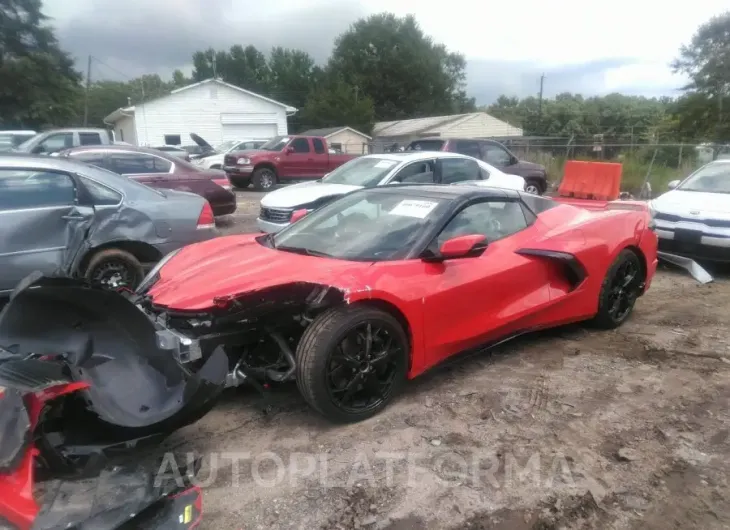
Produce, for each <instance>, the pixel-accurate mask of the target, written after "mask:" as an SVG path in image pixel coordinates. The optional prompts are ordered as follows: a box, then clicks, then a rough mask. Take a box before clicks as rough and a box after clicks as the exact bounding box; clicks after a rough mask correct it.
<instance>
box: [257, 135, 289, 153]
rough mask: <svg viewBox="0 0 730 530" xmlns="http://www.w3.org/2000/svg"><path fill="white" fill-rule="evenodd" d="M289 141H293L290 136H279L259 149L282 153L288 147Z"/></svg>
mask: <svg viewBox="0 0 730 530" xmlns="http://www.w3.org/2000/svg"><path fill="white" fill-rule="evenodd" d="M289 140H291V138H289V137H288V136H277V137H275V138H272V139H271V140H269V141H268V142H266V143H265V144H264V145H262V146H261V147H259V149H262V150H264V151H281V150H282V149H284V148H285V147H286V144H288V143H289Z"/></svg>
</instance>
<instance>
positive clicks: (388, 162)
mask: <svg viewBox="0 0 730 530" xmlns="http://www.w3.org/2000/svg"><path fill="white" fill-rule="evenodd" d="M395 164H396V162H393V161H392V160H381V161H380V162H378V163H377V164H375V167H376V168H378V169H388V168H390V167H393V166H394V165H395Z"/></svg>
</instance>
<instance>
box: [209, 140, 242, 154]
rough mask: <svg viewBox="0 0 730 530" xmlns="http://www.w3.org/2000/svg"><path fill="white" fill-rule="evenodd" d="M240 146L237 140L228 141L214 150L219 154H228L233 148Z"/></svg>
mask: <svg viewBox="0 0 730 530" xmlns="http://www.w3.org/2000/svg"><path fill="white" fill-rule="evenodd" d="M238 144H239V142H238V141H237V140H228V141H226V142H221V143H219V144H218V145H216V146H215V147H214V149H215V150H216V151H218V152H219V153H227V152H228V151H229V150H230V149H231V148H233V147H235V146H237V145H238Z"/></svg>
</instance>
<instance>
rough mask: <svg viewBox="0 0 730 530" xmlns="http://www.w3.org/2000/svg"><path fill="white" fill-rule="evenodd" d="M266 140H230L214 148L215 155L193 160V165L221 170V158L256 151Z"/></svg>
mask: <svg viewBox="0 0 730 530" xmlns="http://www.w3.org/2000/svg"><path fill="white" fill-rule="evenodd" d="M265 143H266V140H230V141H228V142H223V143H221V144H219V145H216V146H215V151H216V153H215V154H213V155H208V156H204V157H203V158H198V159H196V160H193V164H195V165H196V166H198V167H200V168H202V169H223V158H224V157H225V156H226V155H227V154H228V153H234V152H236V151H247V150H249V149H258V148H259V147H261V146H262V145H264V144H265Z"/></svg>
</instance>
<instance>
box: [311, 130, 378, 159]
mask: <svg viewBox="0 0 730 530" xmlns="http://www.w3.org/2000/svg"><path fill="white" fill-rule="evenodd" d="M300 134H301V135H302V136H322V137H324V138H326V139H327V143H328V144H329V147H330V149H334V150H335V151H340V152H342V153H346V154H348V155H366V154H368V153H369V152H370V151H369V144H370V142H371V140H372V138H370V137H369V136H368V135H367V134H364V133H361V132H360V131H356V130H355V129H352V128H351V127H328V128H326V129H309V130H308V131H304V132H303V133H300Z"/></svg>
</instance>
